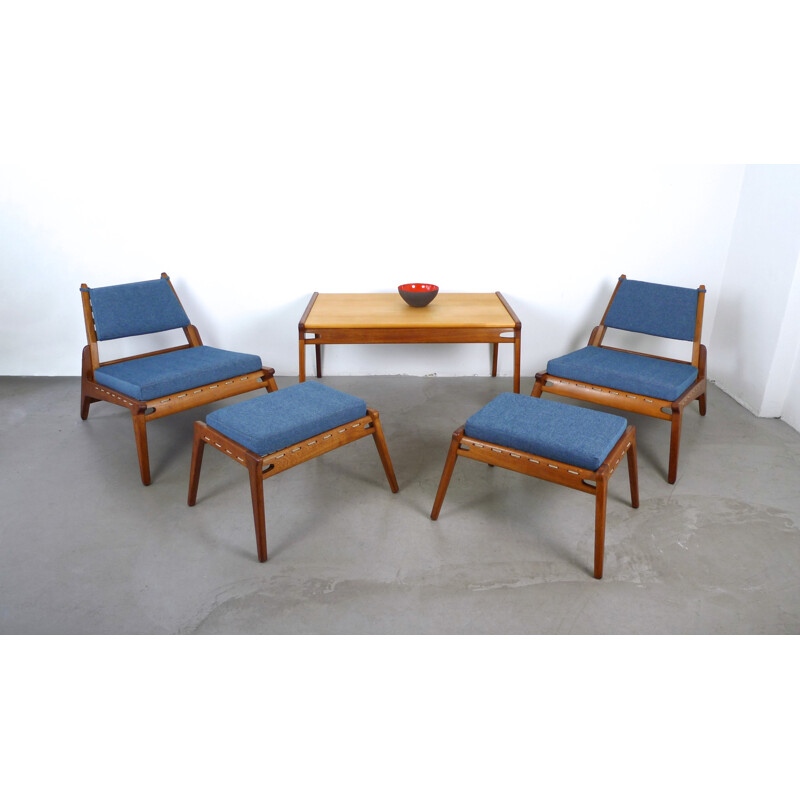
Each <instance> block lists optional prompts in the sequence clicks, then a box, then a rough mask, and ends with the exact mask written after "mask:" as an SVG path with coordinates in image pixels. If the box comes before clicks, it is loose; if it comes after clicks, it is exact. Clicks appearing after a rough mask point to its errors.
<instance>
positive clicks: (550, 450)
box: [464, 392, 628, 470]
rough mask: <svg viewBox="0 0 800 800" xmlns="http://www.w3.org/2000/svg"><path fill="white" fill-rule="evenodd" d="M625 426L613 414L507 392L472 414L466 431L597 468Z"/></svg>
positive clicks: (486, 440) (481, 438)
mask: <svg viewBox="0 0 800 800" xmlns="http://www.w3.org/2000/svg"><path fill="white" fill-rule="evenodd" d="M627 427H628V422H627V420H626V419H625V418H624V417H618V416H617V415H616V414H607V413H605V412H604V411H595V410H593V409H589V408H582V407H580V406H572V405H567V404H565V403H558V402H555V401H553V400H543V399H542V398H541V397H527V396H525V395H519V394H512V393H510V392H507V393H504V394H500V395H498V396H497V397H495V398H494V400H492V401H491V402H489V403H487V405H485V406H484V407H483V408H482V409H481V410H480V411H478V412H477V413H476V414H473V415H472V416H471V417H470V418H469V419H468V420H467V422H466V425H465V426H464V433H465V434H466V435H467V436H469V437H470V438H473V439H479V440H481V441H484V442H490V443H492V444H497V445H500V446H504V447H512V448H514V449H515V450H522V451H523V452H525V453H532V454H535V455H539V456H542V457H544V458H551V459H553V460H555V461H561V462H563V463H565V464H571V465H573V466H576V467H582V468H583V469H589V470H596V469H598V468H599V467H600V465H601V464H602V463H603V461H605V459H606V456H607V455H608V454H609V452H610V451H611V449H612V448H613V447H614V445H615V444H616V443H617V442H618V441H619V438H620V437H621V436H622V434H623V433H625V429H626V428H627Z"/></svg>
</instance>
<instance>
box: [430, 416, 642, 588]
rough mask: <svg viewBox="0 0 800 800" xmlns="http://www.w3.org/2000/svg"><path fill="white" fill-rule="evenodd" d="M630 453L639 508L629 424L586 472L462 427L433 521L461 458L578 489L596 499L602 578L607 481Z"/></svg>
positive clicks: (444, 474)
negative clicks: (469, 432)
mask: <svg viewBox="0 0 800 800" xmlns="http://www.w3.org/2000/svg"><path fill="white" fill-rule="evenodd" d="M626 454H627V457H628V459H627V461H628V479H629V482H630V489H631V505H632V506H633V508H638V507H639V479H638V469H637V460H636V429H635V428H634V426H633V425H628V427H627V428H626V429H625V432H624V433H623V434H622V436H621V437H620V438H619V440H618V441H617V443H616V444H615V445H614V447H613V448H612V449H611V452H610V453H609V454H608V456H606V459H605V461H603V463H602V464H601V465H600V467H599V468H598V469H596V470H588V469H583V468H582V467H576V466H573V465H572V464H565V463H564V462H562V461H555V460H554V459H551V458H544V457H542V456H539V455H536V454H534V453H526V452H524V451H522V450H515V449H514V448H511V447H503V446H501V445H497V444H493V443H492V442H487V441H483V440H481V439H474V438H471V437H469V436H466V435H465V434H464V426H463V425H462V426H461V427H460V428H458V429H457V430H456V431H455V432H454V433H453V438H452V441H451V443H450V449H449V451H448V453H447V459H446V460H445V464H444V469H443V470H442V477H441V480H440V481H439V488H438V490H437V492H436V499H435V500H434V502H433V509H432V510H431V519H433V520H436V519H438V518H439V512H440V511H441V508H442V503H443V502H444V496H445V494H446V493H447V487H448V485H449V484H450V478H451V477H452V475H453V470H454V469H455V465H456V459H457V458H458V457H459V456H461V457H463V458H469V459H472V460H473V461H481V462H483V463H484V464H490V465H491V466H495V467H503V468H505V469H509V470H512V471H513V472H520V473H522V474H523V475H529V476H531V477H533V478H541V479H542V480H545V481H549V482H550V483H557V484H559V485H560V486H566V487H567V488H569V489H577V490H578V491H579V492H586V493H587V494H593V495H594V496H595V523H594V525H595V528H594V530H595V533H594V577H595V578H597V579H600V578H602V577H603V556H604V552H605V533H606V506H607V503H608V481H609V479H610V478H611V476H612V475H613V473H614V471H615V470H616V468H617V467H618V466H619V464H620V461H621V460H622V458H623V457H624V456H625V455H626Z"/></svg>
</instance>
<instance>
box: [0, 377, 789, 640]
mask: <svg viewBox="0 0 800 800" xmlns="http://www.w3.org/2000/svg"><path fill="white" fill-rule="evenodd" d="M294 382H296V378H278V385H279V386H281V387H283V386H287V385H290V384H291V383H294ZM324 382H325V383H327V384H329V385H331V386H333V387H335V388H338V389H342V390H344V391H348V392H351V393H353V394H356V395H358V396H360V397H363V398H364V399H365V400H366V401H367V403H368V404H369V405H371V406H373V407H375V408H377V409H378V410H379V411H380V413H381V419H382V421H383V426H384V430H385V433H386V437H387V442H388V445H389V450H390V453H391V456H392V460H393V462H394V467H395V471H396V473H397V477H398V481H399V484H400V492H399V493H398V494H392V493H391V492H390V490H389V488H388V485H387V483H386V480H385V477H384V475H383V472H382V469H381V466H380V462H379V460H378V456H377V453H376V451H375V448H374V446H373V444H372V442H371V440H369V439H365V440H362V441H359V442H356V443H354V444H352V445H349V446H347V447H344V448H341V449H339V450H337V451H335V452H333V453H329V454H326V455H324V456H322V457H320V458H318V459H315V460H314V461H311V462H308V463H306V464H304V465H301V466H299V467H297V468H295V469H292V470H290V471H288V472H286V473H283V474H281V475H277V476H275V478H273V479H269V480H267V481H266V483H265V495H266V506H267V532H268V533H267V535H268V547H269V556H270V559H269V561H268V562H267V563H264V564H260V563H259V562H258V561H257V560H256V555H255V539H254V534H253V523H252V516H251V511H250V499H249V488H248V482H247V477H246V472H245V470H244V469H241V468H239V467H237V465H236V464H234V463H233V462H232V461H230V460H229V459H227V458H224V457H223V456H220V455H219V454H217V453H214V452H207V453H206V457H205V460H204V464H203V471H202V475H201V479H200V491H199V495H198V503H197V505H196V506H195V507H193V508H189V507H188V506H187V504H186V493H187V482H188V472H189V459H190V454H191V437H192V424H193V422H194V420H195V419H200V418H202V417H203V416H204V415H205V413H207V410H208V409H200V410H196V411H188V412H183V413H181V414H178V415H175V416H173V417H167V418H164V419H162V420H158V421H156V422H154V423H152V424H151V425H150V426H148V430H149V443H150V456H151V468H152V472H153V484H152V485H151V486H149V487H144V486H142V484H141V482H140V480H139V474H138V466H137V460H136V453H135V447H134V441H133V432H132V426H131V423H130V417H129V415H128V413H127V412H125V411H123V410H121V409H119V408H117V407H114V406H111V405H109V404H95V405H93V406H92V408H91V411H90V415H89V419H88V420H87V421H85V422H84V421H82V420H81V419H80V417H79V414H78V407H79V382H78V379H76V378H15V377H7V378H1V379H0V402H1V403H2V408H3V417H4V419H5V421H6V424H5V425H4V434H3V442H2V445H1V446H0V467H1V468H2V481H0V508H2V509H3V511H2V521H1V522H0V533H2V552H3V558H2V559H0V632H2V633H4V634H26V633H29V634H58V633H63V634H179V633H180V634H189V633H195V634H212V633H232V634H250V633H252V634H256V633H282V634H293V633H297V634H323V633H338V634H360V633H364V634H366V633H381V634H490V633H495V634H701V633H705V634H793V633H798V632H800V492H798V482H799V481H798V478H800V434H798V433H797V432H796V431H794V430H793V429H791V428H790V427H789V426H787V425H786V424H785V423H783V422H781V421H779V420H769V419H757V418H755V417H754V416H753V415H751V414H750V413H749V412H748V411H746V410H745V409H743V408H742V407H741V406H739V405H738V404H737V403H736V402H734V401H733V400H732V399H731V398H730V397H728V396H727V395H725V394H724V393H723V392H721V391H720V390H718V389H717V388H716V387H714V386H712V387H711V388H710V390H709V407H708V414H707V416H706V417H705V418H701V417H700V416H699V413H698V411H697V405H696V404H695V405H694V406H693V407H692V408H691V409H689V411H688V412H687V414H686V419H685V423H684V431H683V440H682V451H681V460H680V464H679V476H678V482H677V483H676V484H675V485H674V486H671V485H669V484H668V483H667V482H666V464H667V450H668V445H669V425H668V424H667V423H665V422H660V421H658V420H652V419H647V418H643V417H637V416H635V415H631V421H633V422H634V423H635V424H636V426H637V433H638V440H639V483H640V494H641V505H640V508H639V509H638V510H634V509H632V508H631V506H630V497H629V494H628V483H627V474H626V470H625V468H624V467H621V468H620V470H619V471H618V472H617V473H616V474H615V476H614V478H613V479H612V481H611V488H610V497H609V504H608V521H607V532H606V554H605V576H604V578H603V579H602V580H601V581H597V580H595V579H594V578H593V577H592V575H591V568H592V553H593V544H594V542H593V519H594V517H593V515H594V500H593V498H592V497H591V496H590V495H585V494H582V493H579V492H575V491H571V490H568V489H565V488H562V487H560V486H556V485H554V484H548V483H544V482H542V481H536V480H534V479H531V478H526V477H524V476H521V475H517V474H514V473H511V472H508V471H506V470H502V469H496V468H495V469H492V468H489V467H486V466H484V465H482V464H477V463H473V462H468V461H466V460H462V461H459V463H458V464H457V466H456V471H455V473H454V476H453V480H452V482H451V484H450V489H449V492H448V494H447V497H446V499H445V503H444V507H443V509H442V513H441V516H440V518H439V520H438V521H437V522H433V521H432V520H431V519H430V518H429V514H430V510H431V506H432V503H433V498H434V495H435V492H436V488H437V485H438V481H439V477H440V475H441V470H442V466H443V464H444V459H445V455H446V453H447V448H448V445H449V441H450V436H451V434H452V432H453V430H454V429H455V428H456V427H458V426H459V425H461V424H462V423H463V422H464V421H465V420H466V418H467V417H468V416H469V415H470V414H471V413H473V412H475V411H477V410H478V409H479V408H480V407H481V406H483V405H484V404H485V403H486V402H488V401H489V400H490V399H491V398H492V397H493V396H494V395H495V394H496V393H498V392H501V391H509V390H510V383H511V382H510V379H508V378H496V379H492V378H483V377H465V378H441V377H426V378H419V377H406V376H392V377H370V378H365V377H359V378H342V377H340V378H326V379H324ZM531 385H532V381H530V380H528V381H525V380H523V386H522V390H523V392H529V391H530V388H531ZM249 396H252V395H249ZM228 402H235V401H228ZM219 405H221V404H217V406H216V407H218V406H219Z"/></svg>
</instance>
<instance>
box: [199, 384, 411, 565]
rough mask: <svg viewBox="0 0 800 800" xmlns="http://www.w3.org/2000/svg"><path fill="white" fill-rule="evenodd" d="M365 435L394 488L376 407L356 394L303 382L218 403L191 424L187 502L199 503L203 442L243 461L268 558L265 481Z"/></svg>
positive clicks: (261, 556) (262, 553)
mask: <svg viewBox="0 0 800 800" xmlns="http://www.w3.org/2000/svg"><path fill="white" fill-rule="evenodd" d="M365 436H372V437H373V439H374V441H375V446H376V447H377V449H378V455H379V456H380V459H381V463H382V464H383V469H384V472H385V473H386V477H387V479H388V481H389V486H390V488H391V490H392V491H393V492H397V490H398V486H397V479H396V478H395V474H394V468H393V467H392V461H391V459H390V457H389V450H388V449H387V447H386V440H385V439H384V436H383V429H382V428H381V423H380V419H379V417H378V412H377V411H375V410H374V409H371V408H367V405H366V403H365V402H364V401H363V400H361V399H359V398H358V397H353V395H350V394H346V393H345V392H340V391H338V390H336V389H332V388H331V387H329V386H325V385H324V384H321V383H308V382H306V383H298V384H295V385H294V386H289V387H287V388H285V389H279V390H278V391H275V392H272V393H270V394H266V395H261V396H259V397H255V398H253V399H251V400H245V401H244V402H242V403H237V404H235V405H232V406H226V407H225V408H220V409H218V410H217V411H213V412H212V413H211V414H209V415H208V416H207V417H206V421H205V422H200V421H198V422H195V424H194V441H193V446H192V465H191V472H190V476H189V505H190V506H193V505H194V504H195V503H196V502H197V487H198V483H199V481H200V467H201V465H202V461H203V449H204V447H205V445H207V444H209V445H212V446H213V447H214V448H215V449H217V450H219V452H221V453H224V454H225V455H226V456H228V457H229V458H231V459H233V460H234V461H236V462H238V463H240V464H242V465H244V466H245V467H246V468H247V471H248V474H249V476H250V494H251V498H252V503H253V519H254V522H255V530H256V548H257V551H258V560H259V561H266V560H267V535H266V522H265V518H264V480H265V479H266V478H269V477H272V476H273V475H277V474H278V473H280V472H285V471H286V470H287V469H290V468H291V467H294V466H297V465H298V464H302V463H303V462H305V461H309V460H310V459H312V458H316V457H317V456H321V455H322V454H323V453H328V452H330V451H331V450H335V449H336V448H338V447H342V445H345V444H349V443H350V442H354V441H356V440H357V439H363V438H364V437H365Z"/></svg>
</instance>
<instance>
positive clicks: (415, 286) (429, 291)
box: [397, 283, 439, 308]
mask: <svg viewBox="0 0 800 800" xmlns="http://www.w3.org/2000/svg"><path fill="white" fill-rule="evenodd" d="M397 291H398V292H400V297H402V298H403V300H405V301H406V303H408V304H409V305H410V306H414V308H422V306H426V305H428V303H430V302H431V300H433V298H434V297H436V295H437V294H438V293H439V287H438V286H434V285H433V284H432V283H403V284H401V285H400V286H398V287H397Z"/></svg>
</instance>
